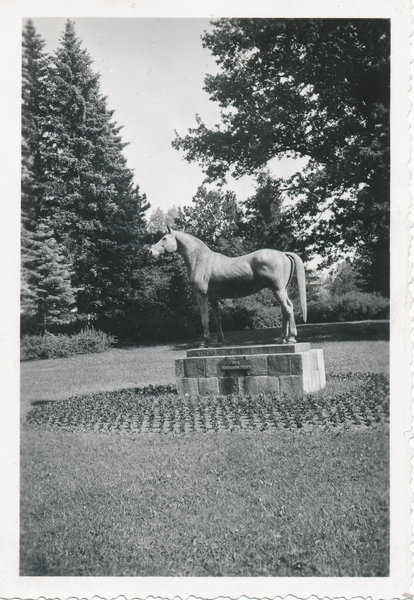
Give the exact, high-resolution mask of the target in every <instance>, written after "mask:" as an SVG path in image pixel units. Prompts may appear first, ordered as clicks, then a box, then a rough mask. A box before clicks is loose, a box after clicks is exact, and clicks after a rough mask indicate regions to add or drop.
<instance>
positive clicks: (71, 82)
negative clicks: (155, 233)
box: [23, 21, 149, 316]
mask: <svg viewBox="0 0 414 600" xmlns="http://www.w3.org/2000/svg"><path fill="white" fill-rule="evenodd" d="M29 31H30V33H31V36H32V37H33V36H34V34H33V26H32V25H31V24H30V23H29V24H28V25H27V26H26V30H25V33H24V35H25V36H26V37H27V36H28V32H29ZM27 52H28V50H26V54H27ZM30 60H31V59H30ZM30 60H29V58H26V62H27V63H28V64H32V62H33V60H34V59H33V60H32V62H30ZM40 60H41V59H40V58H38V57H36V61H37V63H39V64H40ZM39 68H40V67H39ZM42 69H43V70H42V77H41V85H39V86H38V88H36V90H35V91H36V94H37V95H36V100H37V104H36V105H35V104H34V103H33V102H29V101H28V100H27V101H26V100H25V101H24V105H23V113H24V116H25V118H26V120H27V121H28V122H32V121H33V122H35V123H36V132H37V136H36V138H35V139H34V137H33V136H31V137H30V140H29V141H30V144H29V143H27V144H26V146H27V148H28V150H27V154H28V155H30V156H29V157H28V158H27V160H26V162H27V163H28V164H36V172H35V177H34V178H32V179H33V181H32V185H31V188H30V193H27V194H26V196H25V204H26V205H28V209H27V212H28V213H29V215H30V227H29V226H28V225H27V221H28V219H26V220H25V221H24V222H23V226H24V227H25V228H26V229H28V230H30V228H31V230H33V231H37V229H38V228H39V227H41V225H42V223H47V224H48V227H50V229H51V232H52V233H53V237H54V239H55V240H56V243H57V245H58V246H59V248H63V250H64V254H65V256H66V257H67V261H68V269H69V270H70V271H71V287H72V292H75V291H76V293H77V298H76V300H77V305H78V310H79V312H82V313H88V314H95V315H96V314H97V315H100V316H102V315H104V314H107V313H109V312H111V311H122V310H125V308H126V307H128V304H129V303H131V302H132V301H133V300H134V298H135V290H136V289H137V288H138V287H139V266H140V265H141V264H142V261H143V256H144V250H143V247H142V243H140V242H141V240H142V238H143V236H144V234H145V220H144V213H145V211H146V210H147V209H148V208H149V205H148V204H147V202H146V198H145V195H142V194H140V191H139V187H138V186H136V185H135V184H134V182H133V172H132V170H131V169H129V168H127V166H126V160H125V158H124V156H123V149H124V147H125V145H126V144H125V143H124V142H123V141H122V139H121V136H120V130H121V128H120V127H119V126H118V125H117V124H116V123H115V122H114V121H113V120H112V117H113V111H110V110H108V109H107V104H106V98H105V97H103V96H102V94H101V93H100V86H99V75H98V74H97V73H95V72H94V71H93V70H92V60H91V58H90V56H89V55H88V53H87V51H86V50H84V49H83V48H82V44H81V41H80V40H79V39H78V38H77V36H76V32H75V27H74V24H73V23H72V22H70V21H68V22H67V24H66V27H65V31H64V33H63V36H62V38H61V40H60V46H59V47H58V49H57V50H56V52H55V53H54V54H53V55H52V56H50V57H48V58H47V60H45V61H43V62H42ZM26 71H27V69H26ZM32 71H33V72H34V69H32ZM26 79H27V80H28V77H26ZM32 79H34V76H32V77H31V79H30V81H32ZM26 88H28V89H29V90H32V88H33V86H32V88H30V87H29V86H28V84H27V85H26V86H25V87H24V89H26ZM33 95H34V92H33V91H32V96H33ZM26 96H27V93H26ZM35 108H36V111H35ZM27 129H28V130H29V128H27ZM30 131H31V130H30ZM26 137H28V136H26ZM33 140H34V141H33ZM24 173H25V171H24ZM32 284H33V285H34V286H35V285H36V284H35V282H34V280H33V279H32ZM34 293H37V292H36V290H34Z"/></svg>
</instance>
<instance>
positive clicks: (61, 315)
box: [21, 223, 75, 333]
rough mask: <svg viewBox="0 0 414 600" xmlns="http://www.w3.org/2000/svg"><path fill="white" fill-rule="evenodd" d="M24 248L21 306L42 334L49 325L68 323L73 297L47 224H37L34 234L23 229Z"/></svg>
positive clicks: (60, 248) (62, 253) (60, 250)
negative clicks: (33, 318)
mask: <svg viewBox="0 0 414 600" xmlns="http://www.w3.org/2000/svg"><path fill="white" fill-rule="evenodd" d="M22 237H23V239H24V246H25V249H26V252H25V255H24V260H23V264H22V279H23V281H22V288H21V307H22V311H23V312H24V314H26V315H32V316H33V317H36V318H37V329H38V330H40V332H41V333H44V332H45V331H46V330H47V328H48V327H49V326H50V325H51V324H53V325H56V324H59V323H65V322H68V321H69V320H70V310H71V309H72V308H73V306H74V301H75V295H74V290H73V289H72V286H71V273H70V271H69V270H68V262H67V258H66V256H65V250H64V248H63V246H62V245H59V244H58V243H57V242H56V240H55V238H54V236H53V232H52V230H51V229H50V227H49V226H48V225H47V223H40V224H38V226H37V228H36V231H35V232H34V233H32V232H30V231H28V230H25V229H24V228H23V232H22Z"/></svg>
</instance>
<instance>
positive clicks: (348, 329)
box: [174, 320, 390, 350]
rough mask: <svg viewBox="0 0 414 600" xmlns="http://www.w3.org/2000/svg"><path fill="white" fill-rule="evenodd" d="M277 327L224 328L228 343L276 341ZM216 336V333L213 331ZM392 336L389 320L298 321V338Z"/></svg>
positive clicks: (345, 339)
mask: <svg viewBox="0 0 414 600" xmlns="http://www.w3.org/2000/svg"><path fill="white" fill-rule="evenodd" d="M280 333H281V330H280V328H278V327H275V328H269V329H248V330H244V331H227V332H225V337H226V341H225V345H226V346H238V345H242V346H244V345H246V346H247V345H257V344H274V343H275V340H276V339H277V338H278V337H279V336H280ZM200 339H201V338H199V339H197V340H190V341H186V342H181V343H176V344H175V345H174V349H175V350H187V349H189V348H194V346H198V344H199V343H200ZM213 339H214V334H213ZM389 339H390V322H389V321H388V320H384V321H354V322H346V323H306V324H302V325H298V336H297V340H298V342H311V343H316V342H358V341H361V340H365V341H377V340H381V341H388V340H389Z"/></svg>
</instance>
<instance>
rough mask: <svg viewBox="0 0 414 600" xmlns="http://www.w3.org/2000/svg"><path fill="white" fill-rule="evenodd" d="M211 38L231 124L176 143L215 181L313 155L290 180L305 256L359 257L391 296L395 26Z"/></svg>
mask: <svg viewBox="0 0 414 600" xmlns="http://www.w3.org/2000/svg"><path fill="white" fill-rule="evenodd" d="M213 26H214V28H213V30H212V31H211V32H207V33H205V34H204V36H203V45H204V46H205V47H207V48H209V49H210V50H211V51H212V53H213V55H214V56H215V57H216V61H217V63H218V65H219V66H220V68H221V70H220V72H219V73H218V74H217V75H214V76H212V75H207V77H206V79H205V90H206V91H207V92H208V93H209V95H210V98H211V99H212V100H213V101H216V102H218V103H219V105H220V106H221V108H222V113H221V115H222V124H221V125H217V126H215V127H214V128H212V129H208V128H207V127H206V126H205V125H204V124H203V122H202V121H201V119H200V117H198V118H197V120H198V127H197V128H196V129H191V130H190V131H189V134H188V135H186V136H185V137H180V136H178V135H177V136H176V139H175V141H174V142H173V146H174V147H175V148H176V149H181V150H183V151H184V153H185V158H186V159H187V160H188V161H194V160H196V161H199V162H200V163H201V164H202V166H203V168H204V170H205V173H206V179H207V180H208V181H214V180H223V179H224V178H225V177H226V175H227V174H228V173H231V174H232V175H233V176H235V177H240V176H242V175H243V174H246V173H248V174H256V175H257V174H259V173H260V172H261V171H262V170H263V168H265V167H266V165H267V164H268V162H269V160H270V159H272V158H274V157H283V156H290V157H298V156H301V157H308V159H309V160H308V165H307V167H306V168H305V170H304V171H303V172H302V173H298V174H296V175H295V176H294V177H292V178H291V179H290V180H289V181H287V182H284V187H285V188H286V191H285V194H286V196H287V197H289V196H290V200H291V207H290V208H289V209H287V212H288V213H289V215H288V216H289V219H290V225H291V227H292V236H294V237H295V238H296V241H297V245H296V250H297V251H299V252H303V251H306V253H307V254H308V258H310V257H311V256H312V255H315V254H319V255H321V256H323V257H324V258H325V264H327V265H329V264H332V263H333V262H335V261H337V260H338V259H339V258H341V257H344V256H346V255H347V254H349V253H353V254H354V256H355V257H356V259H358V260H357V261H356V264H358V261H359V262H360V264H362V262H363V263H364V269H365V271H366V267H367V263H368V265H369V272H370V274H371V281H370V282H369V286H370V287H371V288H372V289H376V290H378V291H381V292H382V293H387V292H388V289H389V109H390V93H389V85H390V24H389V21H387V20H385V19H381V20H379V19H378V20H375V19H369V20H367V19H363V20H362V19H361V20H358V19H354V20H348V19H341V20H336V19H306V20H305V19H285V20H279V19H231V20H228V19H222V20H219V21H217V22H215V23H213Z"/></svg>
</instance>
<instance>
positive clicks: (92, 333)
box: [20, 328, 116, 361]
mask: <svg viewBox="0 0 414 600" xmlns="http://www.w3.org/2000/svg"><path fill="white" fill-rule="evenodd" d="M115 341H116V339H115V338H114V337H113V336H112V335H108V334H106V333H104V332H102V331H96V330H95V329H93V328H92V329H84V330H83V331H81V332H80V333H77V334H74V335H64V334H53V333H45V335H43V336H39V335H24V336H23V337H22V339H21V344H20V360H22V361H26V360H41V359H46V358H67V357H68V356H75V355H76V354H89V353H97V352H104V351H105V350H108V348H110V347H111V346H112V345H113V344H114V343H115Z"/></svg>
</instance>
